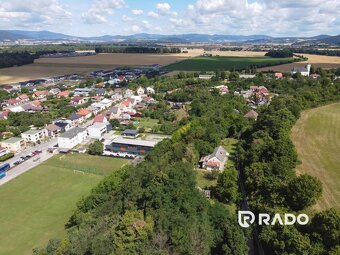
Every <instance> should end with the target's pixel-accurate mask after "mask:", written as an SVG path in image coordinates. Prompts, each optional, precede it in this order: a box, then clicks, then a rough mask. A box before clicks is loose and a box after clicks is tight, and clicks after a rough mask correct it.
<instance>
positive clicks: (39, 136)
mask: <svg viewBox="0 0 340 255" xmlns="http://www.w3.org/2000/svg"><path fill="white" fill-rule="evenodd" d="M47 136H48V132H47V130H46V128H43V129H30V130H28V131H26V132H23V133H21V137H22V138H23V139H24V140H25V142H28V143H37V142H41V141H42V140H43V139H44V138H46V137H47Z"/></svg>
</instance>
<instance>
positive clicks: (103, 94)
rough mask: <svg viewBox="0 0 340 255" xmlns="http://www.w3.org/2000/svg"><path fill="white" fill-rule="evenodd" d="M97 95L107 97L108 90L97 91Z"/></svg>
mask: <svg viewBox="0 0 340 255" xmlns="http://www.w3.org/2000/svg"><path fill="white" fill-rule="evenodd" d="M95 93H96V95H97V96H105V95H106V89H104V88H100V89H96V90H95Z"/></svg>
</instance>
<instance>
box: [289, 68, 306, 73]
mask: <svg viewBox="0 0 340 255" xmlns="http://www.w3.org/2000/svg"><path fill="white" fill-rule="evenodd" d="M292 71H293V72H300V73H302V72H308V69H307V68H306V67H294V68H293V70H292Z"/></svg>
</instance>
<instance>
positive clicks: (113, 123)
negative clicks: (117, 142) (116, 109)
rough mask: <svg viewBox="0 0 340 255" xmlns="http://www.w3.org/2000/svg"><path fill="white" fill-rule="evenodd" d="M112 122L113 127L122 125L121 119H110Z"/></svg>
mask: <svg viewBox="0 0 340 255" xmlns="http://www.w3.org/2000/svg"><path fill="white" fill-rule="evenodd" d="M110 124H111V126H112V127H119V126H120V123H119V120H117V119H110Z"/></svg>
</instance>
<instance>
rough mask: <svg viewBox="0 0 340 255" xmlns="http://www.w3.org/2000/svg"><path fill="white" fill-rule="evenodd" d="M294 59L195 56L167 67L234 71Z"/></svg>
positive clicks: (172, 69) (180, 69)
mask: <svg viewBox="0 0 340 255" xmlns="http://www.w3.org/2000/svg"><path fill="white" fill-rule="evenodd" d="M292 60H293V59H292V58H267V57H221V56H220V57H195V58H191V59H187V60H184V61H181V62H177V63H174V64H170V65H168V66H166V67H165V69H167V70H170V71H216V70H230V71H232V70H244V69H247V68H248V67H251V66H257V67H261V66H266V65H278V64H283V63H287V62H289V61H292Z"/></svg>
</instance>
